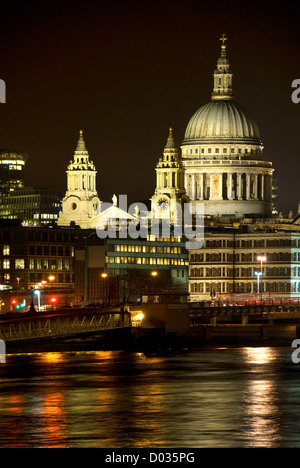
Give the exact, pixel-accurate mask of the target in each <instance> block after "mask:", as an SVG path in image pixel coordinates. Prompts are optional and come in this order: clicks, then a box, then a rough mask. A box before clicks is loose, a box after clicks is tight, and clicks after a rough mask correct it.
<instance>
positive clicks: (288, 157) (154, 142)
mask: <svg viewBox="0 0 300 468" xmlns="http://www.w3.org/2000/svg"><path fill="white" fill-rule="evenodd" d="M269 5H271V6H269ZM299 29H300V28H299V7H297V6H296V2H285V4H284V2H272V3H269V2H268V3H267V4H266V5H265V4H264V3H262V2H242V1H241V2H239V3H234V2H224V3H223V2H214V1H210V2H208V1H207V2H201V1H190V0H184V1H181V0H178V1H176V0H173V1H165V0H161V1H159V2H156V1H151V0H149V1H147V2H146V1H130V0H128V1H124V0H122V1H117V0H115V1H108V0H107V1H99V0H98V1H86V2H82V1H81V2H78V1H76V0H73V1H72V2H67V1H61V2H56V1H52V2H47V1H45V2H39V4H35V3H31V2H30V1H29V2H23V3H20V2H14V1H11V2H10V3H9V6H3V5H2V4H1V41H0V59H1V67H0V78H1V79H3V80H5V82H6V87H7V103H6V104H1V105H0V147H2V148H13V149H16V150H18V151H23V152H26V153H28V155H29V159H28V161H27V165H26V185H27V186H34V187H48V188H52V189H56V190H60V191H62V192H63V193H64V192H65V189H66V174H65V170H66V167H67V165H68V163H69V161H70V159H72V157H73V153H74V150H75V148H76V144H77V140H78V137H79V130H81V129H82V130H83V132H84V139H85V142H86V145H87V149H88V151H89V154H90V158H91V159H92V160H93V161H94V163H95V165H96V168H97V171H98V176H97V184H98V194H99V197H100V199H101V200H103V201H109V202H110V201H111V198H112V195H113V194H114V193H116V194H117V195H118V194H128V195H129V201H130V202H134V201H143V200H146V199H149V198H150V197H151V196H152V194H153V192H154V189H155V166H156V163H157V161H158V158H159V157H160V156H161V154H162V151H163V148H164V146H165V143H166V139H167V136H168V128H169V126H172V127H173V128H174V135H175V139H176V142H177V146H178V148H179V147H180V145H181V143H182V140H183V138H184V132H185V129H186V126H187V124H188V122H189V119H190V118H191V117H192V115H193V114H194V112H195V111H196V110H197V109H198V108H199V107H201V106H202V105H204V104H206V103H207V102H209V101H210V95H211V92H212V86H213V78H212V74H213V71H214V69H215V65H216V61H217V59H218V57H219V54H220V40H219V38H220V36H221V35H222V34H223V33H224V34H226V36H227V37H228V41H227V56H228V58H229V61H230V65H231V68H232V71H233V90H234V95H235V100H236V101H237V102H239V103H240V104H241V105H242V106H244V107H245V108H246V109H247V110H248V111H249V112H250V113H251V114H252V115H253V117H254V118H255V120H256V121H257V124H258V126H259V129H260V133H261V138H262V141H263V144H264V147H265V149H264V152H263V157H264V159H265V160H268V161H272V162H273V166H274V168H275V169H276V171H277V174H278V177H279V184H280V185H279V208H280V210H283V211H284V212H285V213H288V211H289V210H290V209H292V210H293V211H294V212H295V211H296V210H297V204H298V202H299V203H300V189H299V172H300V171H299V170H300V125H299V124H300V104H298V105H297V104H293V102H292V100H291V94H292V91H293V90H292V88H291V83H292V81H293V80H294V79H297V78H300V59H299V55H300V37H299V36H300V33H299Z"/></svg>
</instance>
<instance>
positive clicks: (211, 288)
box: [190, 282, 300, 295]
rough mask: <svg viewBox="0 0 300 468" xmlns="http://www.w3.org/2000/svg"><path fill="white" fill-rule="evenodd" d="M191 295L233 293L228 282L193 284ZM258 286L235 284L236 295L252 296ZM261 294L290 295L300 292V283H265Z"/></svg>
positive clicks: (255, 284) (261, 287)
mask: <svg viewBox="0 0 300 468" xmlns="http://www.w3.org/2000/svg"><path fill="white" fill-rule="evenodd" d="M190 292H191V293H200V294H201V293H203V294H211V292H213V293H215V294H216V295H218V294H222V293H224V294H228V293H231V292H232V285H229V283H227V282H222V283H219V284H211V283H191V285H190ZM257 292H258V285H257V282H253V283H252V282H249V283H236V284H235V293H236V294H243V293H245V294H250V293H254V294H255V293H257ZM259 292H264V293H269V292H270V293H271V292H274V293H289V292H294V293H297V292H300V282H295V283H293V284H292V285H291V287H290V284H289V283H287V282H278V283H275V282H273V283H263V284H261V285H260V288H259Z"/></svg>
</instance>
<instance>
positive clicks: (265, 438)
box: [242, 347, 281, 448]
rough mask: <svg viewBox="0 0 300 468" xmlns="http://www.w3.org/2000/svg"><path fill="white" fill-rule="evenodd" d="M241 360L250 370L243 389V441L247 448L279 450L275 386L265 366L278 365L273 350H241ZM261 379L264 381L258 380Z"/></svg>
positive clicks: (279, 416)
mask: <svg viewBox="0 0 300 468" xmlns="http://www.w3.org/2000/svg"><path fill="white" fill-rule="evenodd" d="M242 353H243V358H244V360H245V363H246V364H247V365H248V366H249V369H250V374H249V376H250V378H249V379H248V380H247V381H246V382H247V384H246V387H245V388H244V394H243V398H244V404H245V421H246V424H245V428H244V438H245V439H246V441H247V442H246V443H247V446H249V447H265V448H276V447H279V446H280V442H281V436H280V427H279V421H280V419H281V412H280V407H279V404H278V402H279V389H278V382H277V380H274V376H273V375H272V374H271V372H270V369H269V367H268V366H270V365H272V364H275V363H276V362H277V361H278V352H277V351H276V349H274V348H267V347H265V348H244V349H243V351H242ZM262 375H264V376H265V378H263V379H262V378H261V376H262Z"/></svg>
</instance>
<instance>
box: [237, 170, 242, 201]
mask: <svg viewBox="0 0 300 468" xmlns="http://www.w3.org/2000/svg"><path fill="white" fill-rule="evenodd" d="M237 199H238V200H242V174H241V173H240V172H238V173H237Z"/></svg>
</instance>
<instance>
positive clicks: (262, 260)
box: [257, 255, 267, 294]
mask: <svg viewBox="0 0 300 468" xmlns="http://www.w3.org/2000/svg"><path fill="white" fill-rule="evenodd" d="M257 260H258V261H259V262H260V275H261V294H262V293H263V288H262V277H263V262H265V261H266V260H267V257H265V256H264V255H259V256H258V257H257Z"/></svg>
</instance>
